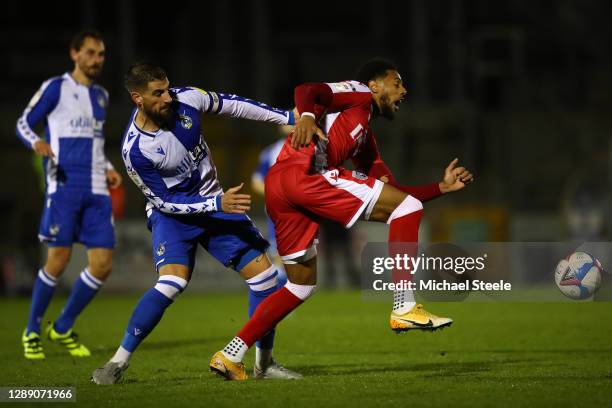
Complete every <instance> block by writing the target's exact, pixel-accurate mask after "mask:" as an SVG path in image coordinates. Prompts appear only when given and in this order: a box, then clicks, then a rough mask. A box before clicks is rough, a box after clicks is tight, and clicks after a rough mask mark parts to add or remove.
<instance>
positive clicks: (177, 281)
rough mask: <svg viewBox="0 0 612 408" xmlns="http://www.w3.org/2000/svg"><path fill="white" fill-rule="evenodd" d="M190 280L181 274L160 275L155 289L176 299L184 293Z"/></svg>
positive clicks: (169, 297) (171, 298)
mask: <svg viewBox="0 0 612 408" xmlns="http://www.w3.org/2000/svg"><path fill="white" fill-rule="evenodd" d="M188 283H189V281H187V280H186V279H183V278H181V277H179V276H174V275H160V277H159V278H158V279H157V283H156V284H155V289H156V290H157V291H158V292H160V293H161V294H163V295H164V296H166V297H167V298H168V299H170V300H174V299H176V298H177V297H178V295H180V294H181V293H183V291H184V290H185V288H186V287H187V284H188Z"/></svg>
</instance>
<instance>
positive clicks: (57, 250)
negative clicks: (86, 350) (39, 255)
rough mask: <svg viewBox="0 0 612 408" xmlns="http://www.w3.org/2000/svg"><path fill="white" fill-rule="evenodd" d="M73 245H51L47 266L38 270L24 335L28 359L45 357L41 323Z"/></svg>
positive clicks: (23, 339) (25, 351)
mask: <svg viewBox="0 0 612 408" xmlns="http://www.w3.org/2000/svg"><path fill="white" fill-rule="evenodd" d="M71 250H72V249H71V247H69V246H67V247H54V246H49V247H48V249H47V260H46V262H45V266H44V267H43V268H41V269H40V270H39V271H38V275H37V277H36V280H35V281H34V287H33V288H32V301H31V303H30V313H29V317H28V325H27V327H26V329H25V331H24V333H23V335H22V339H21V340H22V343H23V347H24V356H25V357H26V358H28V359H34V360H37V359H43V358H45V354H44V352H43V348H42V345H41V342H40V323H41V321H42V318H43V316H44V314H45V312H46V311H47V308H48V307H49V303H50V302H51V298H52V297H53V293H54V292H55V287H56V286H57V280H58V279H59V277H60V276H61V275H62V273H63V272H64V270H65V269H66V266H67V265H68V262H69V261H70V254H71Z"/></svg>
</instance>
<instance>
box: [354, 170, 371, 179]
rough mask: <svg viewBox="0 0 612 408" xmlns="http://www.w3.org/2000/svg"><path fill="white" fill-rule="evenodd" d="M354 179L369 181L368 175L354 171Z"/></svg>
mask: <svg viewBox="0 0 612 408" xmlns="http://www.w3.org/2000/svg"><path fill="white" fill-rule="evenodd" d="M353 178H355V179H357V180H367V179H368V175H367V174H364V173H362V172H360V171H357V170H353Z"/></svg>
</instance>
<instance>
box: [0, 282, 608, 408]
mask: <svg viewBox="0 0 612 408" xmlns="http://www.w3.org/2000/svg"><path fill="white" fill-rule="evenodd" d="M137 299H138V297H137V296H124V297H117V296H111V295H105V294H104V293H102V294H101V295H100V296H99V297H98V298H97V299H96V300H95V301H94V302H93V303H92V304H91V305H90V306H89V308H88V309H87V310H86V311H85V313H84V314H83V315H82V316H81V318H80V320H79V321H78V323H77V331H78V332H79V333H80V335H81V338H82V340H83V342H84V343H85V344H86V345H88V346H89V347H90V349H91V350H92V352H93V355H92V357H90V358H87V359H79V360H73V359H72V358H71V357H70V356H69V355H68V354H67V353H66V352H64V350H62V349H60V348H59V346H57V345H55V344H49V343H48V342H45V343H44V345H45V351H46V353H47V359H46V360H45V361H38V362H35V361H34V362H33V361H25V359H24V358H23V357H22V350H21V344H20V341H19V338H20V336H21V331H22V330H23V327H24V324H25V320H26V316H27V309H28V300H26V299H20V300H7V299H0V311H1V314H0V315H1V317H2V318H1V319H0V368H1V370H0V386H74V387H76V393H77V404H76V405H77V406H91V407H99V406H121V407H126V406H134V407H147V408H148V407H171V406H182V407H191V406H209V407H254V406H262V407H263V406H265V407H283V408H287V407H291V408H296V407H301V406H308V407H313V406H314V407H318V406H326V407H328V406H332V407H334V406H337V407H351V406H359V407H362V406H389V407H391V406H406V407H411V408H414V407H427V406H453V407H480V406H482V407H490V406H496V407H504V406H511V407H519V406H531V407H533V406H551V407H559V406H581V407H585V406H599V407H603V406H609V405H610V401H611V400H612V364H611V363H612V318H611V317H612V316H611V311H612V308H611V307H610V306H611V304H610V303H603V302H602V303H579V302H576V303H562V304H561V303H539V304H533V303H532V304H527V303H430V304H428V305H427V306H428V308H429V309H430V310H431V311H432V312H435V313H438V314H443V315H448V316H451V317H453V318H454V319H455V323H454V325H453V326H452V327H450V328H447V329H444V330H442V331H438V332H435V333H414V332H411V333H407V334H403V335H396V334H394V333H392V332H391V331H390V330H389V328H388V321H387V319H388V313H389V308H390V304H387V303H380V302H366V301H362V299H361V296H360V294H359V292H320V293H317V294H316V295H315V296H314V297H313V298H312V299H310V300H309V301H308V302H307V303H306V304H304V305H303V306H301V307H300V308H299V309H298V310H296V311H295V312H294V313H293V314H292V315H290V316H289V317H288V318H287V319H286V320H285V321H284V322H283V323H281V325H280V328H279V331H278V334H277V340H276V352H275V355H276V357H277V359H278V360H279V361H280V362H282V363H283V364H284V365H285V366H287V367H288V368H291V369H294V370H297V371H299V372H301V373H303V374H304V375H305V376H306V378H305V379H304V380H302V381H291V382H281V381H256V380H252V379H249V380H248V381H245V382H241V383H239V382H228V381H224V380H222V379H221V378H219V377H215V376H214V375H213V374H211V373H210V372H209V371H208V362H209V359H210V357H211V355H212V354H213V353H214V352H215V351H217V350H219V349H221V348H222V347H223V346H224V344H225V343H226V342H227V341H228V340H229V339H231V337H232V336H233V335H234V334H235V332H236V331H237V330H238V329H239V327H240V326H241V325H242V323H243V322H244V321H245V318H246V294H202V295H194V294H191V295H190V294H188V293H187V294H185V295H183V296H181V297H180V298H179V299H178V300H177V302H175V304H174V305H173V306H172V307H171V308H170V309H169V310H168V312H167V313H166V315H165V316H164V319H163V320H162V322H161V323H160V325H159V326H158V327H157V329H156V330H155V331H154V332H153V333H152V334H151V335H150V336H149V338H148V339H147V340H146V341H145V342H144V343H143V345H142V346H141V347H140V349H139V350H138V351H137V353H136V354H135V355H134V357H133V359H132V362H131V367H130V369H129V370H128V371H127V373H126V376H125V380H124V381H123V383H121V384H118V385H116V386H110V387H109V386H107V387H101V386H96V385H94V384H92V383H90V381H89V378H90V373H91V372H92V370H93V369H94V368H96V367H97V366H99V365H101V364H102V363H104V362H105V361H106V360H107V359H108V358H109V357H110V356H111V355H112V353H113V352H114V350H115V348H116V346H117V345H118V342H119V341H120V339H121V337H122V333H123V330H124V327H125V325H126V323H127V320H128V318H129V315H130V313H131V310H132V308H133V307H134V305H135V303H136V301H137ZM64 301H65V299H61V298H60V299H55V300H54V302H53V303H52V306H51V308H50V310H49V313H48V314H47V316H48V317H50V318H53V317H55V316H57V314H58V312H59V309H60V308H61V306H62V305H63V302H64ZM246 363H247V367H249V373H250V372H251V371H252V364H253V353H252V352H250V353H249V357H248V359H247V361H246ZM2 405H4V404H2ZM54 405H55V404H54ZM60 405H62V404H60ZM63 405H66V406H75V404H72V403H66V404H63ZM18 406H24V404H20V405H18Z"/></svg>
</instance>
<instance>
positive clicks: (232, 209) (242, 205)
mask: <svg viewBox="0 0 612 408" xmlns="http://www.w3.org/2000/svg"><path fill="white" fill-rule="evenodd" d="M243 185H244V183H240V185H239V186H236V187H232V188H228V189H227V191H226V192H225V193H223V195H222V196H221V209H222V210H223V211H224V212H226V213H229V214H244V213H245V212H247V211H249V210H250V209H251V196H250V195H248V194H237V193H238V191H239V190H240V189H241V188H242V186H243Z"/></svg>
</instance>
